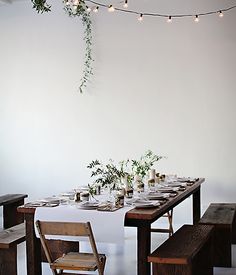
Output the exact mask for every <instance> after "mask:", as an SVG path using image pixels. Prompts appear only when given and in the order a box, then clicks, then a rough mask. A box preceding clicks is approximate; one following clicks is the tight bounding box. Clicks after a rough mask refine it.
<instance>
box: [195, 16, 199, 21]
mask: <svg viewBox="0 0 236 275" xmlns="http://www.w3.org/2000/svg"><path fill="white" fill-rule="evenodd" d="M194 21H195V22H196V23H197V22H199V17H198V15H196V16H195V18H194Z"/></svg>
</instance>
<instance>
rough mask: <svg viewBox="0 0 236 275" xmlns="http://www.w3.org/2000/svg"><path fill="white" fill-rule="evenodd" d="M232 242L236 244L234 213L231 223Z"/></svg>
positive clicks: (235, 217)
mask: <svg viewBox="0 0 236 275" xmlns="http://www.w3.org/2000/svg"><path fill="white" fill-rule="evenodd" d="M231 234H232V240H231V241H232V244H236V213H235V215H234V220H233V224H232V232H231Z"/></svg>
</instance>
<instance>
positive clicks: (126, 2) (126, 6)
mask: <svg viewBox="0 0 236 275" xmlns="http://www.w3.org/2000/svg"><path fill="white" fill-rule="evenodd" d="M123 7H124V8H125V9H127V8H128V0H125V3H124V5H123Z"/></svg>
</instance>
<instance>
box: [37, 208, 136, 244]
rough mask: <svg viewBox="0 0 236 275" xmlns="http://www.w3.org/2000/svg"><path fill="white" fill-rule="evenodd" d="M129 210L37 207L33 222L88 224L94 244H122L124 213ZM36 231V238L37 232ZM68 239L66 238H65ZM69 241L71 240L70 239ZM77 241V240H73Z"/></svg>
mask: <svg viewBox="0 0 236 275" xmlns="http://www.w3.org/2000/svg"><path fill="white" fill-rule="evenodd" d="M130 209H131V208H130V207H127V206H125V207H124V208H121V209H119V210H117V211H114V212H104V211H97V210H84V209H78V208H77V207H76V206H75V205H60V206H57V207H38V208H36V211H35V221H36V220H41V221H54V222H56V221H57V222H88V221H89V222H90V223H91V226H92V230H93V234H94V237H95V240H96V242H106V243H116V244H122V243H123V242H124V219H125V213H126V212H127V211H129V210H130ZM35 231H36V236H38V232H37V230H35ZM66 239H68V238H66ZM70 240H72V239H71V238H70ZM73 240H78V238H75V239H74V238H73Z"/></svg>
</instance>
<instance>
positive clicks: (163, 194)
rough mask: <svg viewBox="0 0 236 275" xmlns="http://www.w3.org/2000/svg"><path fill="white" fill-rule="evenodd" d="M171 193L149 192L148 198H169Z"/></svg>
mask: <svg viewBox="0 0 236 275" xmlns="http://www.w3.org/2000/svg"><path fill="white" fill-rule="evenodd" d="M169 196H170V195H169V194H168V193H154V192H153V193H152V192H151V193H149V194H147V199H149V200H163V199H166V198H168V197H169Z"/></svg>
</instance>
